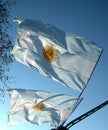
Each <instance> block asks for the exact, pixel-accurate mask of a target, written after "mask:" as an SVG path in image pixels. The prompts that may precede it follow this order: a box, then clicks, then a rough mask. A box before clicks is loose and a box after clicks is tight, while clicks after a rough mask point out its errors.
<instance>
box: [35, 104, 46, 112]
mask: <svg viewBox="0 0 108 130" xmlns="http://www.w3.org/2000/svg"><path fill="white" fill-rule="evenodd" d="M33 109H34V110H36V111H43V110H45V105H44V104H43V103H38V104H36V105H35V106H33Z"/></svg>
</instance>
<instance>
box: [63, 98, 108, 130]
mask: <svg viewBox="0 0 108 130" xmlns="http://www.w3.org/2000/svg"><path fill="white" fill-rule="evenodd" d="M106 105H108V100H107V101H105V102H103V103H102V104H100V105H98V106H97V107H95V108H93V109H91V110H90V111H88V112H86V113H85V114H83V115H81V116H79V117H77V118H76V119H74V120H72V121H71V122H69V123H68V124H67V125H66V126H65V127H66V128H67V130H68V129H69V128H70V127H72V126H73V125H75V124H76V123H78V122H79V121H81V120H83V119H85V118H86V117H88V116H90V115H91V114H93V113H94V112H96V111H98V110H100V109H101V108H103V107H105V106H106Z"/></svg>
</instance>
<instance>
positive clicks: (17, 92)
mask: <svg viewBox="0 0 108 130" xmlns="http://www.w3.org/2000/svg"><path fill="white" fill-rule="evenodd" d="M6 93H7V94H8V95H9V96H10V102H11V108H10V111H9V113H8V124H9V125H14V124H17V123H24V122H31V123H35V124H37V125H41V124H42V123H49V124H50V125H51V126H52V127H55V128H56V127H58V126H60V125H61V124H62V123H64V122H65V121H66V120H67V118H68V117H69V116H70V114H71V113H72V112H73V110H74V109H75V108H76V106H77V105H78V104H79V102H80V101H81V99H79V98H73V97H72V96H68V95H63V94H54V93H50V92H44V91H36V90H24V89H10V90H7V91H6Z"/></svg>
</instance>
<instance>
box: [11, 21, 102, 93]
mask: <svg viewBox="0 0 108 130" xmlns="http://www.w3.org/2000/svg"><path fill="white" fill-rule="evenodd" d="M16 21H18V23H19V28H18V33H17V38H16V43H15V46H14V48H13V50H12V54H13V55H14V58H15V60H17V61H19V62H21V63H23V64H24V65H27V66H29V67H32V68H34V69H36V70H37V71H39V72H40V73H41V74H43V75H45V76H47V77H50V78H52V79H53V80H55V81H58V82H60V83H62V84H63V85H65V86H68V87H70V88H72V89H75V90H79V91H80V92H82V91H83V90H84V88H85V87H86V84H87V82H88V80H89V79H90V77H91V74H92V73H93V70H94V68H95V66H96V64H97V61H98V60H99V57H100V55H101V53H102V48H101V47H99V46H98V45H97V44H96V43H94V42H93V41H90V40H88V39H86V38H83V37H80V36H77V35H74V34H72V33H67V32H63V31H61V30H60V29H58V28H56V27H54V26H53V25H50V24H47V23H44V22H41V21H36V20H19V19H16Z"/></svg>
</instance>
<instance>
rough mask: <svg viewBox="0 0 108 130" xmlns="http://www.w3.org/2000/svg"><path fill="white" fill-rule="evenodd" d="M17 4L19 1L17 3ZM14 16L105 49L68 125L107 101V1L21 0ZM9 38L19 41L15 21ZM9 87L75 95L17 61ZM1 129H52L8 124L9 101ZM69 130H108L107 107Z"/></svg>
mask: <svg viewBox="0 0 108 130" xmlns="http://www.w3.org/2000/svg"><path fill="white" fill-rule="evenodd" d="M16 1H17V0H16ZM14 17H20V18H23V19H24V18H25V19H26V18H29V19H34V20H41V21H44V22H47V23H50V24H52V25H54V26H56V27H58V28H59V29H61V30H63V31H65V32H71V33H74V34H77V35H81V36H83V37H86V38H88V39H90V40H93V41H95V42H96V43H97V44H99V45H101V46H102V48H103V53H102V56H101V58H100V60H99V62H98V64H97V66H96V68H95V71H94V73H93V75H92V77H91V79H90V81H89V83H88V84H87V87H86V89H85V91H84V93H83V94H82V97H83V98H84V99H83V101H82V102H81V103H80V105H79V106H78V107H77V109H76V110H75V111H74V113H73V114H72V115H71V116H70V117H69V119H68V120H67V122H66V124H67V123H68V122H69V121H71V120H73V119H75V118H76V117H78V116H80V115H82V114H83V113H85V112H87V111H88V110H90V109H92V108H93V107H95V106H97V105H99V104H101V103H102V102H104V101H106V100H108V36H107V35H108V1H107V0H18V1H17V4H16V5H15V6H14V7H13V9H12V10H11V17H10V20H11V22H12V20H13V18H14ZM12 25H13V27H12V29H11V30H10V32H9V33H10V35H11V37H12V40H13V44H14V40H15V38H16V33H17V27H18V25H17V24H16V23H13V22H12ZM9 75H10V76H13V77H15V78H13V79H12V80H11V81H12V83H11V84H9V87H10V88H24V89H36V90H44V91H51V92H54V93H63V94H69V95H73V96H75V95H76V93H74V92H73V91H72V89H70V88H68V87H64V86H63V85H61V84H60V83H57V82H55V81H53V80H51V79H49V78H46V77H44V76H42V75H41V74H39V73H38V72H37V71H35V70H33V69H31V68H29V67H26V66H24V65H23V64H20V63H18V62H14V63H12V65H11V66H10V72H9ZM0 106H1V107H0V130H19V129H21V130H36V129H37V130H50V127H49V125H48V124H43V125H41V126H40V127H38V126H37V125H35V124H31V123H26V124H18V125H15V126H8V125H7V112H8V110H9V107H10V104H9V98H8V96H5V103H4V104H2V103H0ZM70 130H108V106H106V107H104V108H102V109H101V110H99V111H97V112H96V113H94V114H93V115H91V116H89V117H87V118H86V119H84V120H83V121H81V122H79V123H78V124H76V125H74V126H73V127H71V128H70Z"/></svg>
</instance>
